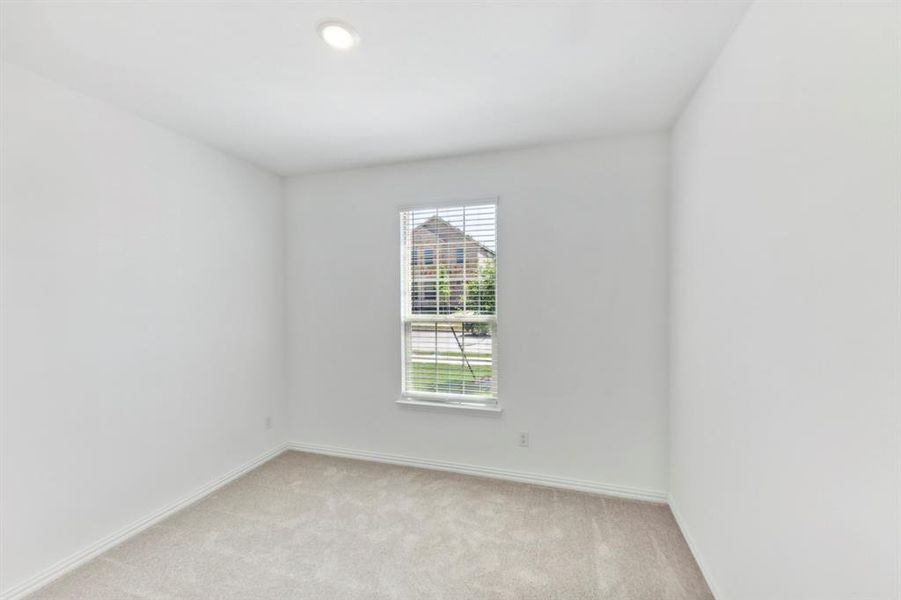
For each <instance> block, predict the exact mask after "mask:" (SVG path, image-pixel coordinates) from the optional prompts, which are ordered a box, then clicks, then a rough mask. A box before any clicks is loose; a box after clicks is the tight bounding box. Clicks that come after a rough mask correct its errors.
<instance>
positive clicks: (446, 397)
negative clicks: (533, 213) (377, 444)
mask: <svg viewBox="0 0 901 600" xmlns="http://www.w3.org/2000/svg"><path fill="white" fill-rule="evenodd" d="M499 200H500V198H499V197H497V196H492V197H487V198H476V199H468V200H447V201H441V202H422V203H416V204H412V205H402V206H399V207H398V212H397V215H398V221H399V225H400V226H399V233H400V240H399V243H398V247H399V248H400V269H401V271H400V277H399V279H400V286H399V287H400V350H401V356H400V358H401V361H400V363H401V380H400V381H401V390H400V398H399V399H398V400H396V403H397V404H399V405H404V406H417V407H434V408H448V409H463V410H467V411H475V412H486V413H497V414H500V413H501V412H503V408H502V407H501V404H500V392H499V388H500V385H499V383H500V382H499V370H498V362H499V361H498V356H499V352H498V350H499V344H498V314H499V312H500V301H499V296H500V292H499V291H498V290H499V286H500V283H499V281H498V277H497V271H498V270H500V264H499V262H500V261H499V260H498V254H497V253H498V251H499V247H500V242H499V237H500V234H499V230H500V219H499ZM489 204H491V205H494V207H495V208H494V210H495V213H494V216H495V219H494V236H495V238H494V239H495V248H494V252H495V258H494V260H495V282H494V286H495V298H494V314H492V315H469V316H465V317H457V316H454V315H442V314H433V315H432V314H429V315H421V316H414V315H413V314H412V312H411V307H412V303H413V294H412V287H410V289H409V290H408V289H407V287H408V285H409V284H408V277H409V275H408V274H409V273H410V267H411V263H410V261H411V260H412V248H410V247H408V246H407V244H405V237H404V236H405V231H404V219H403V215H404V213H405V212H409V211H417V210H419V211H422V210H432V209H436V210H441V209H450V208H463V207H469V206H485V205H489ZM423 259H424V257H423V256H422V253H420V260H423ZM408 291H409V294H408ZM415 322H427V323H434V322H453V323H461V324H462V323H464V322H465V323H474V322H475V323H488V325H489V331H490V335H491V342H492V348H491V369H492V375H493V377H494V392H495V393H494V395H493V396H480V395H475V394H454V393H450V392H447V393H445V392H423V391H410V390H407V389H406V386H407V357H406V352H407V343H406V329H407V324H408V323H415Z"/></svg>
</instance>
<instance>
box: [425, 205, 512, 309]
mask: <svg viewBox="0 0 901 600" xmlns="http://www.w3.org/2000/svg"><path fill="white" fill-rule="evenodd" d="M410 258H411V261H410V262H411V274H412V279H411V283H412V284H413V285H412V300H413V306H412V309H413V312H414V313H420V314H423V313H425V314H434V313H437V312H441V313H449V312H454V311H457V310H462V309H463V308H464V306H463V294H464V292H465V289H466V288H465V283H466V281H470V280H473V279H475V278H476V277H477V276H478V273H479V268H480V267H481V266H483V265H485V264H486V263H488V262H490V261H493V260H494V258H495V253H494V252H493V251H492V250H490V249H489V248H487V247H486V246H485V245H484V244H482V243H480V242H479V241H478V240H476V239H474V238H473V237H471V236H469V235H466V234H464V233H463V231H461V230H460V229H459V228H457V227H455V226H453V225H451V224H450V223H448V222H447V221H445V220H444V219H442V218H441V217H438V216H435V217H431V218H430V219H429V220H427V221H425V222H423V223H421V224H419V225H417V226H416V227H415V228H414V229H413V247H412V250H411V257H410ZM442 289H443V292H444V293H443V295H441V296H439V291H442Z"/></svg>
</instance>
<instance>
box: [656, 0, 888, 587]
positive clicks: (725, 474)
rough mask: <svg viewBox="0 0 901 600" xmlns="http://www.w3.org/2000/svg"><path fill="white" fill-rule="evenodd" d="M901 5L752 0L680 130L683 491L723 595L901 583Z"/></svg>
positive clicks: (676, 337)
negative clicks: (763, 0) (761, 0)
mask: <svg viewBox="0 0 901 600" xmlns="http://www.w3.org/2000/svg"><path fill="white" fill-rule="evenodd" d="M898 6H899V5H897V4H895V5H890V4H887V3H883V4H881V5H874V4H865V3H843V4H839V3H825V2H823V3H781V4H779V3H758V4H756V5H754V6H753V7H752V8H751V9H750V11H749V12H748V14H747V15H746V17H745V19H744V21H743V22H742V24H741V25H740V26H739V28H738V29H737V31H736V33H735V35H734V37H733V38H732V39H731V41H730V42H729V44H728V45H727V47H726V49H725V51H724V53H723V54H722V56H721V57H720V58H719V60H718V62H717V63H716V65H715V66H714V68H713V70H712V71H711V73H710V74H709V75H708V77H707V79H706V81H705V82H704V83H703V85H702V86H701V88H700V89H699V90H698V92H697V94H696V96H695V97H694V99H693V100H692V101H691V103H690V105H689V106H688V108H687V110H686V111H685V113H684V114H683V116H682V117H681V119H680V121H679V123H678V126H677V127H676V129H675V133H674V140H673V163H674V169H673V176H674V181H673V186H674V205H673V209H672V210H673V227H672V231H673V234H672V235H673V251H674V259H673V267H672V313H671V322H672V371H671V375H672V407H671V419H672V431H671V440H672V448H671V450H672V480H671V486H672V501H673V507H674V509H675V511H676V512H677V514H678V515H679V516H680V517H681V521H682V524H683V526H684V528H685V531H686V533H687V534H688V536H689V537H690V538H691V539H692V541H693V543H694V548H695V550H696V552H697V553H698V554H699V555H700V558H701V560H702V562H703V564H704V566H705V568H706V572H707V575H708V578H709V579H710V583H711V584H712V585H713V586H714V587H715V588H717V590H718V592H719V593H718V598H720V600H762V599H766V600H789V599H791V600H830V599H835V600H839V599H841V600H856V599H867V600H875V599H880V600H896V599H897V598H898V597H899V595H901V590H899V587H898V585H899V584H898V581H899V579H898V576H899V572H898V570H899V564H901V557H899V553H898V546H899V522H898V519H899V506H901V496H899V481H898V476H899V456H901V449H899V435H901V428H899V405H901V385H899V374H898V373H899V365H901V326H899V325H901V323H899V319H901V310H899V309H901V306H899V285H901V281H899V248H901V222H899V217H901V211H899V208H901V165H899V157H901V132H899V127H901V123H899V111H901V95H899V89H898V86H899V73H901V64H899V54H898V48H899V29H898V24H899V14H898Z"/></svg>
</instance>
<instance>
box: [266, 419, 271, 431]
mask: <svg viewBox="0 0 901 600" xmlns="http://www.w3.org/2000/svg"><path fill="white" fill-rule="evenodd" d="M266 429H272V417H266Z"/></svg>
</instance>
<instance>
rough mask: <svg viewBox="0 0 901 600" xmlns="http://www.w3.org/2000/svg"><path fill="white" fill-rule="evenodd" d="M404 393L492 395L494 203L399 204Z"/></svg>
mask: <svg viewBox="0 0 901 600" xmlns="http://www.w3.org/2000/svg"><path fill="white" fill-rule="evenodd" d="M401 243H402V252H401V256H402V265H401V272H402V277H403V294H402V295H403V298H402V315H403V327H404V331H403V336H404V337H403V349H404V350H403V351H404V362H403V364H404V376H403V394H404V396H407V397H413V398H420V399H425V400H430V401H441V402H450V403H465V404H485V405H493V404H495V403H496V402H497V369H496V364H495V345H496V341H497V310H496V306H497V296H496V291H495V288H496V278H497V205H496V204H494V203H485V202H482V203H478V204H461V205H455V206H442V207H437V208H415V209H410V210H404V211H401Z"/></svg>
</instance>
